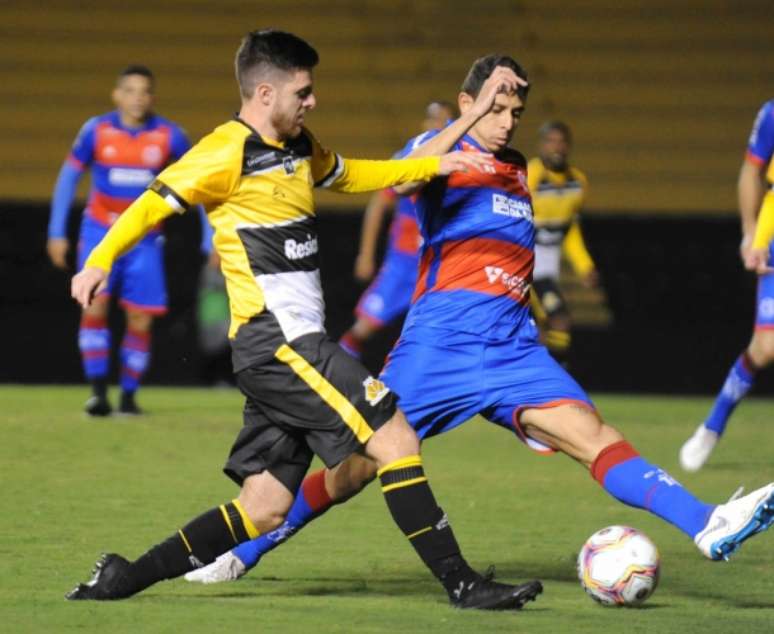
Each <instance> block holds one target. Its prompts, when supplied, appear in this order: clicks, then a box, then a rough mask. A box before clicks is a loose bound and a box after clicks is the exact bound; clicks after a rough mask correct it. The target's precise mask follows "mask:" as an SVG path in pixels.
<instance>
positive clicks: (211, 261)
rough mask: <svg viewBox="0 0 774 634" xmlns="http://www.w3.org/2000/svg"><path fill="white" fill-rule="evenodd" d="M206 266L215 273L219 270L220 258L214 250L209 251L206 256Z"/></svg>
mask: <svg viewBox="0 0 774 634" xmlns="http://www.w3.org/2000/svg"><path fill="white" fill-rule="evenodd" d="M207 266H208V267H210V268H211V269H215V270H216V271H217V270H218V269H220V256H219V255H218V252H217V251H216V250H215V249H213V250H212V251H210V254H209V255H208V256H207Z"/></svg>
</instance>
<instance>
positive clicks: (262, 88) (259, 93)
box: [253, 82, 276, 106]
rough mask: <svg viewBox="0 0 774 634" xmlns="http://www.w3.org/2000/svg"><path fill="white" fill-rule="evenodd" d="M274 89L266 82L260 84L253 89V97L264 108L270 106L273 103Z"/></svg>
mask: <svg viewBox="0 0 774 634" xmlns="http://www.w3.org/2000/svg"><path fill="white" fill-rule="evenodd" d="M275 95H276V89H275V88H274V86H272V85H271V84H269V83H267V82H262V83H260V84H258V85H257V86H256V87H255V92H254V93H253V97H254V98H255V99H257V100H258V102H259V103H261V104H263V105H264V106H270V105H271V104H272V102H273V101H274V97H275Z"/></svg>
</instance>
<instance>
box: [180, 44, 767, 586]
mask: <svg viewBox="0 0 774 634" xmlns="http://www.w3.org/2000/svg"><path fill="white" fill-rule="evenodd" d="M523 77H525V73H524V71H523V70H522V69H521V68H520V67H519V65H518V64H517V63H516V62H515V61H514V60H513V59H511V58H510V57H503V56H499V55H489V56H487V57H483V58H481V59H479V60H477V61H476V62H475V63H474V64H473V67H472V68H471V70H470V72H469V73H468V76H467V78H466V79H465V82H464V83H463V85H462V92H461V94H460V96H459V106H460V112H461V115H460V118H459V119H457V120H456V121H454V122H452V123H451V124H450V125H449V126H447V127H446V128H445V129H444V130H441V131H436V132H435V133H431V134H429V135H427V136H426V137H425V139H424V142H423V143H422V144H421V145H420V146H418V147H417V148H416V149H414V150H413V151H412V152H411V153H410V154H409V156H412V157H418V156H429V155H437V154H440V153H443V152H446V151H449V150H450V149H454V150H462V151H464V152H474V153H479V154H480V153H492V154H493V155H494V159H495V160H494V164H493V165H494V169H493V171H492V172H490V173H486V172H482V173H473V172H465V173H460V174H455V175H452V176H450V177H448V178H439V179H434V180H432V181H430V183H428V184H427V185H425V186H424V187H423V188H422V187H421V186H420V185H416V186H415V190H420V194H419V196H418V198H417V204H416V209H417V218H418V221H419V226H420V230H421V232H422V236H423V238H424V243H423V245H422V255H421V265H420V273H419V279H418V281H417V287H416V291H415V293H414V299H413V303H412V305H411V308H410V310H409V313H408V315H407V317H406V321H405V324H404V328H403V332H402V333H401V336H400V339H399V341H398V343H397V344H396V346H395V348H394V349H393V351H392V353H391V354H390V357H389V360H388V362H387V365H386V366H385V368H384V371H383V372H382V379H383V381H384V382H385V383H386V384H387V385H388V386H389V387H390V389H392V390H393V391H394V392H395V393H396V394H397V395H398V396H399V399H400V406H401V408H402V410H403V411H404V412H405V414H406V418H407V419H408V420H409V422H410V423H411V425H412V427H414V429H416V431H417V435H418V436H419V437H420V438H422V439H425V438H430V437H432V436H434V435H437V434H441V433H444V432H447V431H450V430H452V429H454V428H455V427H457V426H459V425H462V424H463V423H465V422H466V421H468V420H470V419H471V418H473V417H474V416H476V415H477V414H478V415H481V416H483V417H484V418H485V419H487V420H489V421H491V422H493V423H495V424H496V425H498V426H501V427H503V428H504V429H506V430H509V431H510V432H511V433H514V432H515V434H516V435H517V436H518V437H519V438H520V439H521V440H522V441H524V442H525V443H526V444H527V445H528V446H530V447H532V448H533V449H535V450H537V451H540V452H545V453H553V452H557V451H559V452H562V453H565V454H566V455H568V456H570V457H571V458H573V459H574V460H575V461H577V462H578V463H579V464H581V465H583V466H584V467H585V468H587V469H588V470H589V471H590V473H591V475H592V477H593V478H594V479H595V480H596V481H597V482H598V483H599V484H600V485H601V486H602V487H603V488H604V489H605V490H606V491H607V492H608V493H609V494H610V495H611V496H613V497H614V498H615V499H617V500H618V501H620V502H623V503H624V504H627V505H629V506H634V507H636V508H641V509H645V510H647V511H649V512H651V513H653V514H654V515H656V516H658V517H660V518H661V519H663V520H665V521H667V522H669V523H671V524H672V525H674V526H675V527H677V528H678V529H679V530H681V531H682V532H683V533H684V534H686V535H687V536H689V537H690V538H692V539H693V541H694V543H695V544H696V546H697V547H698V549H699V550H700V552H701V553H702V554H703V555H705V556H706V557H707V558H709V559H713V560H719V559H724V558H727V557H728V556H729V555H730V554H732V553H733V552H734V551H735V550H736V549H737V548H738V547H739V546H740V545H741V543H742V542H743V541H744V540H746V539H747V538H748V537H751V536H753V535H755V534H757V533H760V532H762V531H763V530H765V529H766V528H768V527H769V526H770V525H771V523H772V522H774V483H772V484H769V485H767V486H765V487H763V488H761V489H758V490H757V491H754V492H753V493H751V494H749V495H747V496H745V497H743V498H739V499H736V500H734V501H731V502H728V503H726V504H721V505H718V506H715V505H712V504H706V503H704V502H702V501H701V500H699V499H697V498H696V497H694V496H693V495H692V494H691V493H690V492H689V491H688V490H686V489H685V488H684V487H683V486H682V485H681V484H680V483H679V482H677V481H676V480H675V479H674V478H672V477H671V476H670V475H669V474H668V473H666V472H665V471H664V470H663V469H661V468H659V467H658V466H656V465H654V464H652V463H650V462H648V461H646V460H645V459H644V458H642V457H641V456H640V455H639V454H638V453H637V451H636V450H635V449H634V448H633V447H632V446H631V445H630V444H629V443H628V442H627V441H626V440H625V439H624V437H623V436H622V434H621V433H620V432H619V431H617V430H616V429H614V428H613V427H611V426H609V425H607V424H606V423H604V422H603V421H602V419H601V418H600V416H599V414H598V413H597V411H596V409H595V407H594V406H593V404H592V403H591V400H590V399H589V397H588V395H587V394H586V393H585V392H584V390H583V389H582V388H581V387H580V386H579V385H578V384H577V383H576V382H575V381H574V380H573V379H572V377H571V376H570V375H569V374H568V373H567V372H566V371H565V370H564V368H562V366H561V365H559V363H558V362H557V361H556V360H554V358H553V357H552V356H551V355H550V353H549V352H548V350H547V349H546V348H545V346H543V345H542V344H541V343H540V342H539V339H538V332H537V328H536V326H535V323H534V321H533V319H532V317H531V313H530V307H529V293H530V284H531V282H532V270H533V266H534V244H535V227H534V219H533V214H532V205H531V200H530V193H529V190H528V187H527V172H526V167H527V162H526V160H525V158H524V157H523V156H522V155H521V154H520V153H519V152H517V151H516V150H513V149H511V148H509V147H508V143H509V142H510V140H511V137H512V135H513V133H514V131H515V129H516V127H517V125H518V123H519V120H520V117H521V114H522V112H523V110H524V104H525V101H526V96H527V87H526V86H525V85H523V83H524V82H523V80H522V79H520V78H523ZM395 189H396V191H398V192H399V193H405V192H406V189H408V188H407V187H405V186H398V187H396V188H395ZM375 474H376V471H375V469H374V467H373V466H372V465H371V466H370V467H368V465H367V461H366V460H365V459H363V458H361V457H359V456H358V457H353V458H349V459H348V460H347V461H345V462H344V463H341V465H339V466H338V467H336V468H334V469H333V470H331V471H329V472H326V473H320V472H318V473H315V474H312V475H310V476H308V477H307V478H306V479H305V480H304V482H303V483H302V485H301V487H300V489H299V492H298V494H297V497H296V501H295V502H294V506H293V508H292V509H291V511H290V513H289V514H288V516H287V521H286V524H285V525H284V526H283V527H281V528H280V529H278V530H277V531H275V532H274V533H269V534H267V535H265V536H261V537H259V538H258V539H257V540H255V541H254V542H248V543H244V544H241V545H240V546H239V547H237V548H236V549H235V550H234V551H232V553H231V554H226V555H223V556H221V558H220V559H219V560H217V561H216V562H214V563H213V564H212V565H211V566H210V567H209V569H208V568H205V569H202V570H200V571H194V572H192V573H189V575H188V576H187V578H188V579H189V580H194V581H202V582H217V581H225V580H229V579H234V578H238V577H239V576H240V575H241V574H243V573H244V571H245V570H246V568H247V567H250V566H252V565H255V563H256V562H257V561H258V559H259V558H260V557H261V555H262V554H264V553H265V552H268V551H269V550H271V549H272V548H274V547H275V546H276V545H277V544H278V543H280V542H282V541H284V540H285V539H287V537H288V536H289V535H292V534H293V533H294V532H295V531H297V530H298V529H299V528H301V527H302V526H303V525H304V524H305V523H307V522H308V521H309V520H311V519H313V518H315V517H317V516H319V515H320V514H321V513H323V512H325V510H327V509H328V508H330V506H331V505H332V504H333V503H334V502H336V501H341V500H345V499H347V497H348V496H351V495H352V494H354V493H355V492H356V491H357V490H358V488H359V487H360V486H362V485H363V483H365V482H368V481H370V479H373V477H374V476H375ZM358 478H360V480H358Z"/></svg>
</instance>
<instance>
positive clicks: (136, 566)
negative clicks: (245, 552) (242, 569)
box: [122, 500, 259, 596]
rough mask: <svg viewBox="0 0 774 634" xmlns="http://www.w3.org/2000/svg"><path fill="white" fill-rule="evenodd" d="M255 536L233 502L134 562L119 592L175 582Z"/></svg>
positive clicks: (238, 507)
mask: <svg viewBox="0 0 774 634" xmlns="http://www.w3.org/2000/svg"><path fill="white" fill-rule="evenodd" d="M258 534H259V533H258V531H257V530H256V528H255V527H254V526H253V524H252V522H251V521H250V520H249V518H247V516H246V515H245V514H244V512H243V511H241V507H240V505H239V503H238V502H237V501H236V500H234V501H233V502H231V503H229V504H224V505H222V506H219V507H216V508H214V509H211V510H209V511H207V512H206V513H203V514H202V515H200V516H199V517H197V518H195V519H193V520H192V521H190V522H189V523H188V524H186V525H185V526H184V527H183V528H182V529H180V530H179V531H177V533H175V534H174V535H171V536H170V537H168V538H167V539H166V540H164V541H163V542H161V543H160V544H156V545H155V546H154V547H153V548H151V549H150V550H149V551H148V552H146V553H145V554H144V555H142V556H141V557H139V558H138V559H137V560H136V561H134V562H133V563H132V564H131V566H130V567H129V569H128V571H127V574H126V577H125V587H124V588H122V590H123V591H124V592H125V593H126V595H127V596H129V595H132V594H135V593H137V592H140V591H141V590H144V589H145V588H147V587H148V586H150V585H153V584H154V583H156V582H157V581H162V580H163V579H174V578H175V577H179V576H180V575H182V574H185V573H186V572H189V571H190V570H194V569H195V568H200V567H202V566H206V565H207V564H209V563H212V562H213V561H214V560H215V558H216V557H217V556H218V555H221V554H223V553H225V552H226V551H228V550H231V549H232V548H233V547H234V546H236V545H237V544H241V543H242V542H244V541H247V540H248V539H254V538H255V537H257V536H258Z"/></svg>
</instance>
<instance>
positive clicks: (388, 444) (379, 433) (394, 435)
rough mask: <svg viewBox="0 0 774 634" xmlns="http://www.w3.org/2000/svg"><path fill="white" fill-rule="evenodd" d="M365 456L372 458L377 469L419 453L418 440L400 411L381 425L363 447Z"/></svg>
mask: <svg viewBox="0 0 774 634" xmlns="http://www.w3.org/2000/svg"><path fill="white" fill-rule="evenodd" d="M365 450H366V454H367V455H368V456H369V457H370V458H373V459H374V461H375V462H376V465H377V467H383V466H384V465H386V464H389V463H391V462H394V461H396V460H400V459H401V458H405V457H406V456H413V455H417V454H418V453H419V439H418V438H417V434H416V432H415V431H414V430H413V429H412V427H411V426H410V425H409V424H408V421H407V420H406V417H405V416H404V415H403V412H401V411H400V410H396V411H395V415H394V416H393V417H392V418H391V419H390V420H389V421H387V422H386V423H385V424H384V425H382V426H381V427H380V428H379V429H378V430H376V432H375V433H374V435H373V436H371V438H370V440H369V441H368V443H367V444H366V447H365Z"/></svg>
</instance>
